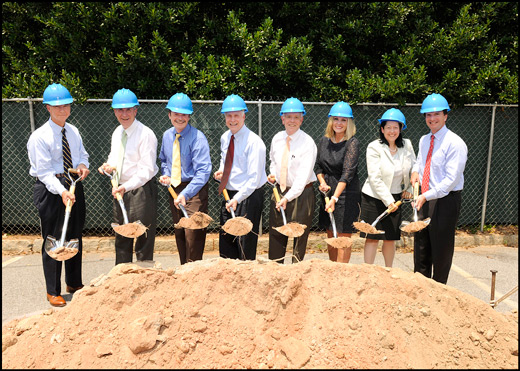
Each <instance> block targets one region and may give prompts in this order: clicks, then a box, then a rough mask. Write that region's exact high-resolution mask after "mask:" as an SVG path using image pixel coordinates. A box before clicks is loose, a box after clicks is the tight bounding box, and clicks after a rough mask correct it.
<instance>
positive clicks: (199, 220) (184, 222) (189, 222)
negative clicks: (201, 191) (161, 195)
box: [161, 183, 213, 229]
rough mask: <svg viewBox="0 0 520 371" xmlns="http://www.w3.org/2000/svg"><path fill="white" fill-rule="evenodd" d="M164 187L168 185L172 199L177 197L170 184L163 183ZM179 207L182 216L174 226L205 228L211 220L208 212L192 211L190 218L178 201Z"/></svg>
mask: <svg viewBox="0 0 520 371" xmlns="http://www.w3.org/2000/svg"><path fill="white" fill-rule="evenodd" d="M161 184H162V183H161ZM163 185H164V186H165V187H168V191H169V192H170V194H171V195H172V197H173V199H174V200H175V199H176V198H177V193H175V191H174V189H173V187H172V185H171V184H169V185H168V184H163ZM179 207H180V209H181V210H182V213H183V214H184V217H183V218H181V219H180V220H179V223H177V224H175V225H174V227H175V228H186V229H204V228H206V227H207V226H208V225H209V224H210V223H211V222H212V221H213V218H212V217H211V216H209V215H208V214H205V213H203V212H200V211H197V212H196V213H194V214H193V215H192V216H191V218H190V217H189V216H188V213H187V212H186V208H185V207H184V206H183V205H182V204H181V203H179Z"/></svg>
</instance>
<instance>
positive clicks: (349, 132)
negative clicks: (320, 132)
mask: <svg viewBox="0 0 520 371" xmlns="http://www.w3.org/2000/svg"><path fill="white" fill-rule="evenodd" d="M333 119H334V116H330V117H329V120H328V121H327V128H326V129H325V137H327V138H329V139H331V138H335V137H336V133H335V132H334V129H333V128H332V121H333ZM355 134H356V124H355V123H354V119H353V118H351V117H347V129H346V130H345V134H344V135H343V138H342V139H341V142H342V141H344V140H349V139H350V138H352V137H353V136H354V135H355Z"/></svg>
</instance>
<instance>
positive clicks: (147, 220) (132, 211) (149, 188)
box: [114, 178, 157, 265]
mask: <svg viewBox="0 0 520 371" xmlns="http://www.w3.org/2000/svg"><path fill="white" fill-rule="evenodd" d="M123 202H124V204H125V209H126V212H127V214H128V222H129V223H133V222H135V221H137V220H140V221H141V223H143V224H144V226H145V227H147V228H148V229H147V230H146V232H145V233H143V234H142V235H141V236H139V237H137V238H128V237H124V236H121V235H120V234H119V233H116V242H115V245H116V265H117V264H121V263H131V262H132V257H133V249H134V240H135V256H136V259H137V260H138V261H145V260H153V251H154V244H155V230H156V227H157V181H156V180H155V178H152V179H150V180H149V181H148V183H146V184H145V185H144V186H142V187H139V188H136V189H133V190H131V191H128V192H125V194H124V195H123ZM114 220H115V221H116V223H118V224H119V225H123V224H124V219H123V212H122V211H121V206H120V205H119V202H118V201H117V200H116V199H114Z"/></svg>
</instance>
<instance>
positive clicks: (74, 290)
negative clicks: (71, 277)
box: [66, 285, 83, 294]
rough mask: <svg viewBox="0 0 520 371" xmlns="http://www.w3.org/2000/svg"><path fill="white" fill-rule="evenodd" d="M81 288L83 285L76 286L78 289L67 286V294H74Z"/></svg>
mask: <svg viewBox="0 0 520 371" xmlns="http://www.w3.org/2000/svg"><path fill="white" fill-rule="evenodd" d="M82 288H83V285H81V286H78V287H70V286H69V285H67V289H66V290H67V292H68V293H70V294H74V293H75V292H76V291H78V290H81V289H82Z"/></svg>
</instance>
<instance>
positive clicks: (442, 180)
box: [413, 125, 468, 201]
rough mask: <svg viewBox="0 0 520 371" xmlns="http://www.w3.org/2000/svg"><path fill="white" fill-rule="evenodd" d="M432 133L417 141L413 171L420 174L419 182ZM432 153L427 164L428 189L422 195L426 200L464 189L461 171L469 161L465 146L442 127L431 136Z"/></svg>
mask: <svg viewBox="0 0 520 371" xmlns="http://www.w3.org/2000/svg"><path fill="white" fill-rule="evenodd" d="M431 136H432V133H431V132H430V134H427V135H424V136H422V137H421V140H420V141H419V153H418V154H417V161H416V162H415V164H414V167H413V172H417V173H419V177H420V179H421V182H422V178H423V174H424V167H425V166H426V157H427V156H428V151H429V149H430V140H431ZM434 136H435V139H434V140H433V152H432V160H431V165H430V188H429V189H428V191H427V192H425V193H424V197H425V198H426V200H428V201H430V200H433V199H438V198H442V197H445V196H447V195H448V193H450V192H451V191H460V190H462V189H463V188H464V168H465V167H466V161H467V160H468V147H467V146H466V143H464V141H463V140H462V138H461V137H459V136H458V135H457V134H455V133H454V132H453V131H451V130H449V129H448V128H447V127H446V125H444V126H443V127H442V128H441V129H440V130H439V131H438V132H437V133H435V134H434Z"/></svg>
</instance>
